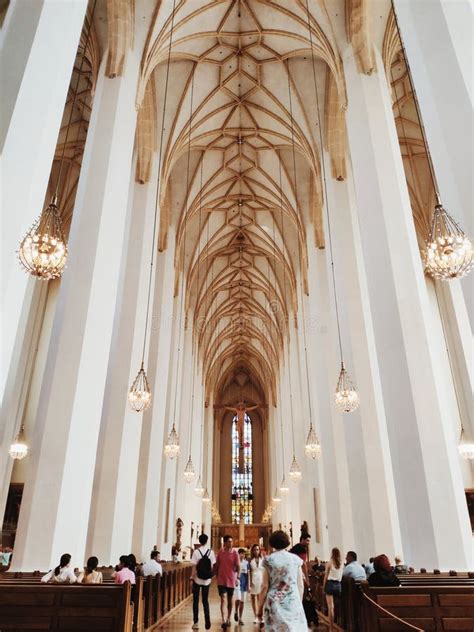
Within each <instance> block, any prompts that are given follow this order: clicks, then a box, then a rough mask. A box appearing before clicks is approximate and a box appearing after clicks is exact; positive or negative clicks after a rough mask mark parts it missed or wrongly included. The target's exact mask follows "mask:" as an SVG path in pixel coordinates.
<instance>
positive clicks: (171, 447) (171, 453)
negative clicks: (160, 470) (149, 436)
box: [165, 422, 180, 460]
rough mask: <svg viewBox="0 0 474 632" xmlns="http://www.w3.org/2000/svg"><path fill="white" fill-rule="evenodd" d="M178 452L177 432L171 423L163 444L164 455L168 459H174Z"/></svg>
mask: <svg viewBox="0 0 474 632" xmlns="http://www.w3.org/2000/svg"><path fill="white" fill-rule="evenodd" d="M179 453H180V446H179V436H178V433H177V432H176V426H175V425H174V422H173V425H172V427H171V430H170V433H169V435H168V438H167V440H166V444H165V456H166V457H167V458H168V459H171V460H173V459H175V458H176V457H177V456H178V455H179Z"/></svg>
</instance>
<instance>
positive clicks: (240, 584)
mask: <svg viewBox="0 0 474 632" xmlns="http://www.w3.org/2000/svg"><path fill="white" fill-rule="evenodd" d="M245 552H246V551H245V549H239V558H240V577H238V578H237V585H236V588H235V613H234V620H235V621H238V622H239V624H240V625H244V622H243V620H242V616H243V614H244V603H245V602H246V601H247V591H248V589H249V563H248V561H247V560H246V558H245Z"/></svg>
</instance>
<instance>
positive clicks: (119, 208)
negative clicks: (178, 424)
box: [14, 20, 141, 570]
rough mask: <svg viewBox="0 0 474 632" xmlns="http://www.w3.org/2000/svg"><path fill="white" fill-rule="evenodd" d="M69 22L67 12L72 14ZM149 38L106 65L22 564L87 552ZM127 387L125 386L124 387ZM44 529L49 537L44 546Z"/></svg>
mask: <svg viewBox="0 0 474 632" xmlns="http://www.w3.org/2000/svg"><path fill="white" fill-rule="evenodd" d="M66 22H67V20H66ZM140 56H141V52H140V46H139V45H138V43H137V38H136V47H135V49H134V51H133V54H131V55H130V56H129V58H128V61H127V68H126V71H125V74H124V76H123V77H120V78H116V79H108V78H106V77H105V76H104V65H102V66H101V69H100V72H99V80H98V83H97V87H96V91H95V96H94V105H93V109H92V116H91V121H90V126H89V133H88V137H87V141H86V146H85V152H84V160H83V165H82V170H81V174H80V179H79V185H78V191H77V197H76V204H75V209H74V215H73V221H72V226H71V233H70V240H69V260H68V267H67V269H66V271H65V273H64V275H63V279H62V281H61V288H60V292H59V297H58V306H57V309H56V315H55V319H54V324H53V331H52V335H51V343H50V348H49V352H48V359H47V363H46V369H45V377H44V380H43V384H42V390H41V396H40V402H39V407H38V416H37V421H36V424H35V433H34V437H33V441H32V450H31V459H32V463H31V466H32V467H31V478H30V479H28V480H27V481H26V484H25V493H24V496H23V502H22V507H21V511H20V519H19V524H18V532H17V538H16V542H15V561H14V566H15V569H16V570H20V569H23V570H31V569H45V568H46V569H47V568H51V567H52V566H53V565H54V564H55V563H57V560H58V559H59V556H60V555H61V554H62V553H64V552H66V551H67V552H70V553H71V555H72V559H73V562H74V564H75V565H80V564H82V563H83V561H84V554H85V547H86V536H87V526H88V519H89V509H90V502H91V494H92V483H93V478H94V466H95V459H96V450H97V441H98V434H99V427H100V419H101V415H102V409H103V404H104V391H105V386H106V378H107V370H108V365H109V359H110V352H111V349H112V348H113V345H114V344H115V343H116V341H115V340H114V338H113V336H112V333H113V330H114V321H115V318H116V307H117V299H118V293H119V288H120V281H121V279H122V277H123V275H124V273H125V266H124V264H123V246H124V240H125V230H126V227H127V225H128V208H129V204H128V199H129V187H130V182H131V167H132V154H133V145H134V136H135V125H136V117H137V112H136V109H135V92H136V85H137V78H138V72H139V64H140ZM124 396H125V395H124ZM38 533H41V546H38Z"/></svg>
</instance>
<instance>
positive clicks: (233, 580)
mask: <svg viewBox="0 0 474 632" xmlns="http://www.w3.org/2000/svg"><path fill="white" fill-rule="evenodd" d="M232 544H233V540H232V537H231V536H230V535H225V536H224V546H223V547H222V549H221V550H220V551H219V553H218V554H217V563H216V575H217V589H218V591H219V595H220V598H221V617H222V626H221V627H222V629H223V630H225V629H226V628H230V626H231V623H230V617H231V614H232V606H233V598H234V590H235V587H236V585H237V578H238V577H239V575H240V558H239V554H238V553H237V551H236V550H234V549H233V548H232ZM226 601H227V614H226Z"/></svg>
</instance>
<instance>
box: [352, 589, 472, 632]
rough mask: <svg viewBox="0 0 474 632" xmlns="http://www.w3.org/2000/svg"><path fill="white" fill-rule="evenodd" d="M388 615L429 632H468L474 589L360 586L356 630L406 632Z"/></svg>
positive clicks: (401, 624)
mask: <svg viewBox="0 0 474 632" xmlns="http://www.w3.org/2000/svg"><path fill="white" fill-rule="evenodd" d="M367 597H368V598H369V599H371V600H372V601H374V602H375V603H376V604H378V606H381V607H382V608H384V609H385V610H387V611H388V612H390V613H391V614H394V615H396V616H397V617H400V618H401V619H403V620H404V621H406V622H407V623H410V624H411V625H414V626H417V627H418V628H420V629H422V630H424V631H426V632H428V631H432V630H433V631H436V632H461V631H462V632H467V631H470V632H472V630H474V586H473V585H472V583H466V584H465V585H445V584H444V583H443V581H442V580H441V581H439V583H438V585H426V586H421V585H417V586H399V587H390V588H388V587H387V588H375V587H370V586H369V585H368V583H367V582H363V583H362V584H361V602H360V609H359V615H360V616H359V629H360V630H361V631H362V630H367V631H369V630H370V631H371V632H406V630H407V629H408V627H407V626H406V625H404V624H403V623H401V622H399V621H397V620H396V619H394V618H393V617H391V616H390V615H389V614H388V613H387V612H384V611H383V610H381V609H380V608H379V607H377V606H376V605H374V604H373V603H371V601H369V599H367Z"/></svg>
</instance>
